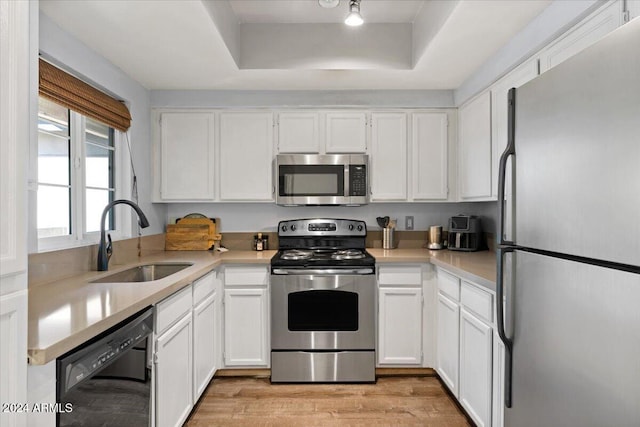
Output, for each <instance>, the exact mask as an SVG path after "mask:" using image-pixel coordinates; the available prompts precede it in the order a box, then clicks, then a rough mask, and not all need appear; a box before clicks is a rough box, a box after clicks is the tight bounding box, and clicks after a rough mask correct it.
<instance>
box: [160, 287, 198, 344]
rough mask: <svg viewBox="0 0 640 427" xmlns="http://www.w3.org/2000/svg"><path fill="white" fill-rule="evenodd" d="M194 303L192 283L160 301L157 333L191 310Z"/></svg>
mask: <svg viewBox="0 0 640 427" xmlns="http://www.w3.org/2000/svg"><path fill="white" fill-rule="evenodd" d="M192 305H193V299H192V296H191V285H189V286H187V287H185V288H184V289H181V290H179V291H178V292H176V293H175V294H173V295H171V296H169V297H167V298H165V299H163V300H162V301H160V302H159V303H158V305H156V335H160V334H161V333H163V332H164V331H165V330H167V329H168V328H169V326H171V325H173V324H174V323H175V322H177V321H178V320H179V319H180V318H181V317H182V316H184V315H185V314H187V313H188V312H190V311H191V306H192Z"/></svg>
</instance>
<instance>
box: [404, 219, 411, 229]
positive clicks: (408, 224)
mask: <svg viewBox="0 0 640 427" xmlns="http://www.w3.org/2000/svg"><path fill="white" fill-rule="evenodd" d="M404 229H405V230H413V217H412V216H405V217H404Z"/></svg>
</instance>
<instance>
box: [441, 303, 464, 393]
mask: <svg viewBox="0 0 640 427" xmlns="http://www.w3.org/2000/svg"><path fill="white" fill-rule="evenodd" d="M437 323H438V326H437V333H436V340H437V352H436V371H437V372H438V374H439V375H440V378H441V379H442V381H443V382H444V383H445V384H446V385H447V387H449V390H451V393H453V395H454V396H456V397H458V362H459V345H460V339H459V338H460V306H459V305H458V303H457V302H455V301H452V300H451V299H449V298H448V297H447V296H445V295H444V294H443V293H442V292H439V293H438V308H437Z"/></svg>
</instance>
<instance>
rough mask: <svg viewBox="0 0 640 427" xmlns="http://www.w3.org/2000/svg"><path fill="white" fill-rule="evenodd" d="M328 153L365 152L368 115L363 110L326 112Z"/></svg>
mask: <svg viewBox="0 0 640 427" xmlns="http://www.w3.org/2000/svg"><path fill="white" fill-rule="evenodd" d="M325 151H326V152H327V153H365V152H366V151H367V115H366V113H365V112H361V111H330V112H327V113H326V114H325Z"/></svg>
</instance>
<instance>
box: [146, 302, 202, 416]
mask: <svg viewBox="0 0 640 427" xmlns="http://www.w3.org/2000/svg"><path fill="white" fill-rule="evenodd" d="M192 327H193V323H192V318H191V312H189V313H188V314H186V315H184V316H183V317H182V318H181V320H179V321H178V322H177V323H175V324H174V325H173V326H172V327H170V328H169V329H168V330H167V331H166V332H165V333H163V334H162V335H160V336H159V337H158V338H157V339H156V352H155V357H154V361H155V386H156V390H155V415H156V418H155V425H156V426H158V427H165V426H171V427H174V426H181V425H182V424H183V423H184V422H185V420H186V419H187V417H188V416H189V413H190V412H191V409H192V407H193V395H192V393H193V371H192V334H193V331H192Z"/></svg>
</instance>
